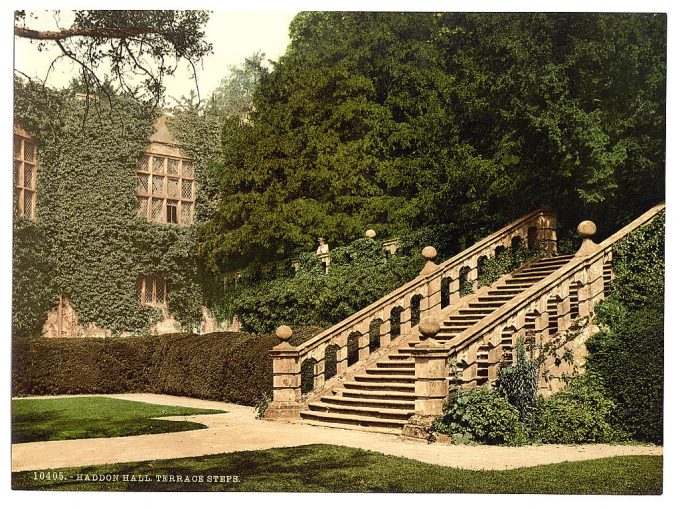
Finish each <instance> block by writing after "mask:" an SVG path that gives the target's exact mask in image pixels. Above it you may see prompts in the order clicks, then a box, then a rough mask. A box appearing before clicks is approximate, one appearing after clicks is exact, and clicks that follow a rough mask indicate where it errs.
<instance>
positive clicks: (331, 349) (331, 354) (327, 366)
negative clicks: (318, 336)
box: [323, 344, 340, 379]
mask: <svg viewBox="0 0 680 508" xmlns="http://www.w3.org/2000/svg"><path fill="white" fill-rule="evenodd" d="M338 351H340V346H336V345H335V344H331V345H329V346H327V347H326V350H325V352H324V371H323V377H324V379H330V378H332V377H333V376H336V375H337V374H338Z"/></svg>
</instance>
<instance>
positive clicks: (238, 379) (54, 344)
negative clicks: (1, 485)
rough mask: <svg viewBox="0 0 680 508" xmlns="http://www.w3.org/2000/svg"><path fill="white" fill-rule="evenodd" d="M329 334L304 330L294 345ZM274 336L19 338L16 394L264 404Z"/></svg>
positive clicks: (295, 337) (14, 358) (14, 378)
mask: <svg viewBox="0 0 680 508" xmlns="http://www.w3.org/2000/svg"><path fill="white" fill-rule="evenodd" d="M319 331H321V330H320V329H319V328H312V327H309V328H301V329H296V330H295V332H294V334H293V338H292V339H291V343H292V344H300V343H302V342H304V341H305V340H307V339H309V338H311V337H312V336H314V335H315V334H316V333H318V332H319ZM278 342H279V341H278V339H277V338H276V337H275V336H274V334H263V335H256V334H250V333H239V332H220V333H212V334H207V335H195V334H181V333H178V334H169V335H162V336H145V337H131V338H71V339H46V338H25V337H16V338H14V340H13V348H12V395H14V396H26V395H57V394H78V393H125V392H151V393H162V394H168V395H183V396H187V397H198V398H203V399H212V400H221V401H227V402H233V403H237V404H246V405H252V406H254V405H256V404H258V402H259V401H261V400H262V399H263V398H266V397H267V396H268V397H270V398H271V393H272V361H271V358H270V356H269V350H270V349H271V348H272V347H273V346H275V345H276V344H278Z"/></svg>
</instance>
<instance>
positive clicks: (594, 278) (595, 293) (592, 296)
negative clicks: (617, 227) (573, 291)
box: [575, 220, 604, 313]
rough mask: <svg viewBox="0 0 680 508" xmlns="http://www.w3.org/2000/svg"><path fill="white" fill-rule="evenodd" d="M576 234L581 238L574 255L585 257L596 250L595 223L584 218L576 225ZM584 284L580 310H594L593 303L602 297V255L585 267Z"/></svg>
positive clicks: (589, 311)
mask: <svg viewBox="0 0 680 508" xmlns="http://www.w3.org/2000/svg"><path fill="white" fill-rule="evenodd" d="M576 232H577V233H578V235H579V236H580V237H581V238H583V243H581V248H579V250H578V251H577V252H576V254H575V257H577V258H579V257H581V258H582V257H587V256H588V255H590V254H592V253H593V252H595V251H596V250H597V244H596V243H595V242H593V240H592V238H593V236H595V233H597V227H596V226H595V223H593V222H592V221H589V220H585V221H583V222H581V223H580V224H579V225H578V229H577V230H576ZM585 278H586V281H585V282H586V284H585V287H584V290H583V292H582V294H581V295H579V300H580V299H581V296H584V297H586V298H587V300H586V302H583V303H582V304H580V305H581V310H582V311H585V312H586V313H591V312H594V311H595V304H597V302H599V301H600V300H602V299H603V298H604V257H602V256H599V257H597V258H596V259H595V260H593V261H592V262H591V263H590V264H588V265H587V267H586V277H585Z"/></svg>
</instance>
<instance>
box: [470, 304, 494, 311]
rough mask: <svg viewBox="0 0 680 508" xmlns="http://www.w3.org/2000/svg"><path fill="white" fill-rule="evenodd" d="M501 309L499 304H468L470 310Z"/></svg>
mask: <svg viewBox="0 0 680 508" xmlns="http://www.w3.org/2000/svg"><path fill="white" fill-rule="evenodd" d="M499 307H501V303H500V302H470V303H469V304H468V308H470V309H493V310H496V309H498V308H499Z"/></svg>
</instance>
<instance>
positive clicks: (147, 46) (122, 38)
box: [14, 10, 212, 106]
mask: <svg viewBox="0 0 680 508" xmlns="http://www.w3.org/2000/svg"><path fill="white" fill-rule="evenodd" d="M55 14H56V18H57V19H59V13H58V11H57V12H56V13H55ZM208 17H209V14H208V12H207V11H196V10H194V11H173V10H166V11H158V10H156V11H145V10H130V11H125V10H115V11H114V10H76V11H73V22H72V24H71V26H70V27H68V28H59V29H57V30H55V31H49V30H37V29H34V28H31V26H30V25H31V23H32V22H34V21H35V20H34V19H33V18H35V15H34V14H33V13H30V12H29V13H28V16H27V13H26V12H25V11H16V12H15V17H14V21H15V28H14V35H15V36H17V37H21V38H24V39H28V40H31V41H33V42H35V43H37V51H42V50H44V49H46V47H47V46H48V45H52V44H54V45H55V46H56V47H57V48H58V49H59V50H60V51H61V55H60V56H58V57H56V58H55V60H54V62H53V64H54V63H56V62H57V61H58V60H60V59H62V58H65V59H67V60H70V61H71V62H72V63H73V64H75V65H76V66H77V68H79V70H80V73H81V82H82V84H83V87H84V91H85V92H86V94H87V95H90V93H92V94H96V93H98V94H104V95H106V96H108V97H110V95H111V91H110V90H109V87H108V85H107V84H106V79H108V78H106V79H105V78H104V77H102V74H101V73H100V69H101V68H104V69H108V71H109V72H108V73H107V74H108V76H111V77H112V78H113V80H114V81H115V82H117V83H118V84H119V85H120V91H121V92H122V93H125V94H130V95H137V96H138V97H139V98H140V99H146V100H148V101H150V102H151V104H153V105H154V106H156V105H158V104H159V102H160V100H161V98H162V96H163V93H164V91H165V88H164V86H163V81H164V79H165V78H166V77H167V76H172V75H173V74H174V73H175V70H176V69H177V66H178V64H179V62H180V61H182V60H184V61H186V62H187V63H189V65H190V66H191V67H192V68H193V66H194V65H195V64H196V63H198V62H199V61H200V60H201V59H202V58H203V57H204V56H206V55H208V54H209V53H210V52H211V50H212V45H211V44H210V43H208V42H206V41H205V40H204V37H205V31H204V26H205V24H206V23H207V21H208ZM131 76H134V78H132V79H131ZM138 82H141V83H143V87H140V86H139V84H138ZM88 101H89V99H88Z"/></svg>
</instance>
